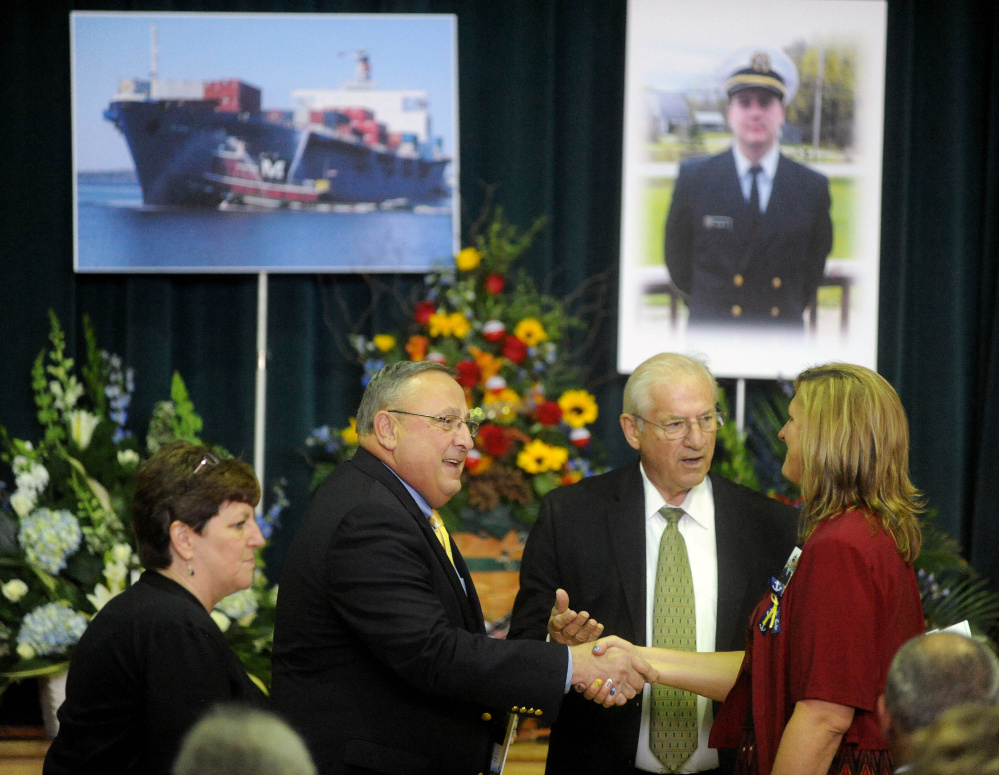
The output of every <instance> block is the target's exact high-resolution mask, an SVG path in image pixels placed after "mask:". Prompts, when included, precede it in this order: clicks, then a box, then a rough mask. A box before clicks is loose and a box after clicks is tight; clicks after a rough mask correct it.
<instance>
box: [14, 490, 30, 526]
mask: <svg viewBox="0 0 999 775" xmlns="http://www.w3.org/2000/svg"><path fill="white" fill-rule="evenodd" d="M10 506H11V508H12V509H14V511H16V512H17V516H18V517H20V518H21V519H24V518H25V517H26V516H28V514H30V513H31V510H32V509H33V508H35V494H34V493H33V492H31V491H29V490H18V491H17V492H15V493H14V494H13V495H11V496H10Z"/></svg>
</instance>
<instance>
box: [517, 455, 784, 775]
mask: <svg viewBox="0 0 999 775" xmlns="http://www.w3.org/2000/svg"><path fill="white" fill-rule="evenodd" d="M711 485H712V492H713V494H714V495H713V497H714V503H715V541H716V550H717V557H718V619H717V622H716V634H715V650H716V651H739V650H741V649H743V648H744V647H745V632H746V625H747V623H748V621H749V617H750V615H751V614H752V612H753V609H754V608H755V607H756V604H757V603H758V602H759V601H760V597H761V595H762V594H763V592H764V590H765V589H766V585H767V583H768V581H769V578H770V576H772V575H776V574H777V573H779V572H780V570H781V568H782V567H783V564H784V562H785V561H786V560H787V557H788V555H789V554H790V552H791V549H792V548H793V547H794V544H795V536H796V533H797V518H798V512H797V510H796V509H793V508H791V507H790V506H785V505H784V504H781V503H778V502H777V501H775V500H773V499H772V498H767V497H766V496H763V495H761V494H759V493H757V492H753V491H752V490H749V489H748V488H746V487H742V486H740V485H737V484H733V483H732V482H730V481H728V480H727V479H724V478H723V477H719V476H711ZM559 587H562V588H563V589H565V590H566V591H567V592H568V593H569V605H570V607H571V608H572V609H573V610H576V611H582V610H586V611H588V612H589V613H590V614H591V615H592V616H593V617H595V618H596V619H597V620H598V621H599V622H601V623H603V624H604V626H605V629H604V635H619V636H620V637H622V638H624V639H625V640H628V641H631V642H633V643H638V644H644V643H646V632H645V609H646V602H645V597H646V594H645V589H646V579H645V494H644V489H643V485H642V475H641V471H640V469H639V463H638V461H635V462H634V463H631V464H629V465H627V466H624V467H623V468H619V469H616V470H614V471H611V472H610V473H607V474H603V475H601V476H594V477H591V478H588V479H583V480H582V481H580V482H578V483H577V484H574V485H570V486H568V487H561V488H559V489H557V490H553V491H552V492H550V493H549V494H548V495H547V496H545V498H544V500H543V501H542V504H541V511H540V514H539V516H538V521H537V522H536V523H535V525H534V527H533V528H532V530H531V535H530V536H529V537H528V540H527V545H526V546H525V548H524V557H523V560H522V562H521V566H520V591H519V592H518V594H517V599H516V602H515V603H514V607H513V620H512V622H511V626H510V637H511V638H535V639H544V638H545V637H546V636H547V634H548V617H549V614H550V613H551V608H552V606H553V605H554V602H555V590H556V589H557V588H559ZM641 711H642V703H641V696H640V695H639V696H638V697H636V698H635V699H634V700H632V701H631V702H629V703H627V704H626V705H624V706H621V707H616V708H609V709H605V708H601V707H599V706H596V705H594V704H593V703H592V702H586V701H585V700H583V699H581V698H580V697H579V696H578V695H576V694H575V692H570V694H569V696H568V697H567V698H566V701H565V703H564V704H563V707H562V712H561V714H560V715H559V718H558V721H557V723H555V724H554V725H553V726H552V731H551V742H550V745H549V752H548V768H547V770H546V771H547V772H548V773H549V774H551V773H574V774H576V775H578V774H580V773H594V775H596V773H601V774H602V773H617V772H629V773H630V772H631V768H633V767H634V766H635V751H636V749H637V747H638V731H639V726H640V724H641Z"/></svg>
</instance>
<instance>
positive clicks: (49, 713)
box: [38, 670, 67, 738]
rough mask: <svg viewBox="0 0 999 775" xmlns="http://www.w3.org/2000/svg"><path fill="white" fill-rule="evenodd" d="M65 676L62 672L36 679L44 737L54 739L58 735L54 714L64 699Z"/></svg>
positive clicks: (65, 672) (57, 720)
mask: <svg viewBox="0 0 999 775" xmlns="http://www.w3.org/2000/svg"><path fill="white" fill-rule="evenodd" d="M66 675H67V671H66V670H63V671H61V672H59V673H56V674H54V675H43V676H41V677H40V678H39V679H38V697H39V700H40V701H41V706H42V722H43V723H44V724H45V736H46V737H49V738H54V737H55V736H56V735H57V734H59V718H58V716H56V713H57V712H58V711H59V706H60V705H62V702H63V700H65V699H66Z"/></svg>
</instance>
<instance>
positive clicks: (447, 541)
mask: <svg viewBox="0 0 999 775" xmlns="http://www.w3.org/2000/svg"><path fill="white" fill-rule="evenodd" d="M430 527H432V528H433V529H434V534H435V535H436V536H437V540H438V541H440V542H441V546H443V547H444V551H445V552H447V558H448V559H449V560H450V561H451V565H454V555H453V554H451V536H449V535H448V534H447V528H446V527H444V520H442V519H441V515H440V514H438V513H437V509H434V510H433V511H431V512H430Z"/></svg>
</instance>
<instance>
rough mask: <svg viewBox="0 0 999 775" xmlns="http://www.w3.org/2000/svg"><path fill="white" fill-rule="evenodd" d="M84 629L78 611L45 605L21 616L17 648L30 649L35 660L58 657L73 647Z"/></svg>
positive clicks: (57, 604)
mask: <svg viewBox="0 0 999 775" xmlns="http://www.w3.org/2000/svg"><path fill="white" fill-rule="evenodd" d="M85 629H87V617H85V616H84V615H83V614H81V613H80V612H79V611H74V610H73V609H72V608H70V607H69V606H68V605H66V604H65V603H46V604H45V605H41V606H38V608H35V609H33V610H32V611H30V612H29V613H28V615H27V616H25V617H24V621H22V622H21V630H20V631H19V632H18V633H17V645H18V646H19V647H27V648H30V649H31V651H32V652H34V655H35V656H38V657H45V656H48V655H50V654H60V653H62V652H64V651H65V650H66V649H68V648H69V647H70V646H74V645H76V642H77V641H79V640H80V636H81V635H83V631H84V630H85ZM22 650H23V649H22Z"/></svg>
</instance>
